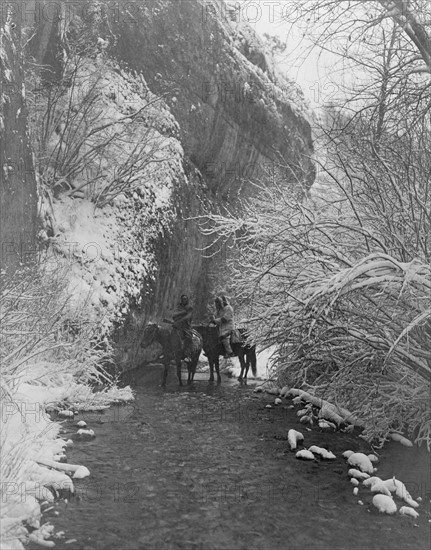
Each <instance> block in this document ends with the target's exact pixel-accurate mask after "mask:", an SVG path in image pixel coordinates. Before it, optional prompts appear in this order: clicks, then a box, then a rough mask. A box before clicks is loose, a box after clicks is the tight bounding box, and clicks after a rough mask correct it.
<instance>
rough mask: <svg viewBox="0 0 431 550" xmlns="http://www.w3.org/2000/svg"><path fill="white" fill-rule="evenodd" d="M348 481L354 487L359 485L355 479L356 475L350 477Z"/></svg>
mask: <svg viewBox="0 0 431 550" xmlns="http://www.w3.org/2000/svg"><path fill="white" fill-rule="evenodd" d="M350 483H351V484H352V485H353V486H354V487H357V486H358V485H359V481H358V480H357V479H356V477H352V478H350Z"/></svg>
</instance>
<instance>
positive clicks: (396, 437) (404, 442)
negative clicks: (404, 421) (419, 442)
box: [389, 432, 413, 447]
mask: <svg viewBox="0 0 431 550" xmlns="http://www.w3.org/2000/svg"><path fill="white" fill-rule="evenodd" d="M389 437H390V438H391V439H392V440H393V441H398V443H401V445H404V447H413V443H412V442H411V441H410V439H407V437H404V436H403V435H401V434H399V433H397V432H392V433H390V434H389Z"/></svg>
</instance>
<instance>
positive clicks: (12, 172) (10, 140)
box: [0, 13, 37, 269]
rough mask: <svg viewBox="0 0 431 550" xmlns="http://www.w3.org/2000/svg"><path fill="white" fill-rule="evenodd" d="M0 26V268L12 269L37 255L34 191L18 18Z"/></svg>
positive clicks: (8, 18) (10, 16)
mask: <svg viewBox="0 0 431 550" xmlns="http://www.w3.org/2000/svg"><path fill="white" fill-rule="evenodd" d="M0 24H1V26H0V242H1V262H0V265H1V268H2V269H4V268H10V269H15V268H16V267H18V265H19V264H20V263H22V264H27V263H29V262H32V261H34V259H35V257H36V216H37V188H36V176H35V171H34V165H33V156H32V151H31V147H30V140H29V134H28V128H27V110H26V105H25V88H24V59H23V48H22V36H21V23H20V17H19V15H18V16H17V17H14V16H13V14H7V13H6V14H5V13H3V20H1V21H0Z"/></svg>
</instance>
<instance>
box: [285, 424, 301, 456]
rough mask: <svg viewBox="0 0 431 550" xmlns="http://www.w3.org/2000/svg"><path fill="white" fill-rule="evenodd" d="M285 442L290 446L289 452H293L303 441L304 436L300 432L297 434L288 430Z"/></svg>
mask: <svg viewBox="0 0 431 550" xmlns="http://www.w3.org/2000/svg"><path fill="white" fill-rule="evenodd" d="M287 441H288V443H289V445H290V450H291V451H294V450H295V449H296V447H297V445H298V443H299V442H300V441H304V436H303V435H302V433H301V432H297V431H296V430H293V429H291V430H289V431H288V432H287Z"/></svg>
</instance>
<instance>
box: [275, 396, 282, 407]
mask: <svg viewBox="0 0 431 550" xmlns="http://www.w3.org/2000/svg"><path fill="white" fill-rule="evenodd" d="M282 403H283V401H282V400H281V399H280V398H279V397H276V398H275V400H274V405H281V404H282Z"/></svg>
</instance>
